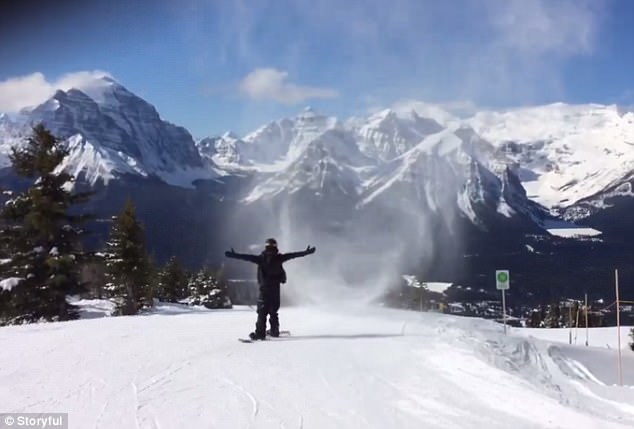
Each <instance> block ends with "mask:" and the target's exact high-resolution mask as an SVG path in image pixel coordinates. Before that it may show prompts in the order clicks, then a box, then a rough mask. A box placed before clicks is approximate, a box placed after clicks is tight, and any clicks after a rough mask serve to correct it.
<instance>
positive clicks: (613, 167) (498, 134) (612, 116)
mask: <svg viewBox="0 0 634 429" xmlns="http://www.w3.org/2000/svg"><path fill="white" fill-rule="evenodd" d="M466 123H468V124H469V125H470V126H471V127H472V128H473V129H474V130H475V131H476V132H477V133H478V134H479V135H480V136H481V137H482V138H484V139H485V140H487V141H489V142H491V143H492V144H494V145H495V146H496V147H497V148H498V156H500V157H503V158H507V159H508V160H510V161H511V162H512V163H513V164H514V170H515V171H516V172H517V174H518V176H519V177H520V179H521V180H522V184H523V185H524V187H525V188H526V190H527V193H528V196H529V198H531V199H533V200H535V201H537V202H539V203H540V204H543V205H544V206H546V207H548V208H552V209H558V208H567V207H571V206H573V205H574V204H575V203H576V202H579V201H581V200H584V199H587V198H589V197H592V196H593V195H599V194H601V193H602V192H603V191H607V190H608V189H609V188H613V187H615V184H616V186H617V187H618V183H620V182H623V181H625V178H626V177H627V176H628V175H630V174H631V172H632V171H634V113H632V112H630V111H627V110H623V109H621V108H619V107H618V106H614V105H611V106H604V105H597V104H588V105H568V104H562V103H557V104H552V105H547V106H539V107H531V108H523V109H515V110H509V111H506V112H481V113H477V114H476V115H475V116H473V117H472V118H469V119H467V120H466Z"/></svg>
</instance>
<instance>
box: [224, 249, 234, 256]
mask: <svg viewBox="0 0 634 429" xmlns="http://www.w3.org/2000/svg"><path fill="white" fill-rule="evenodd" d="M235 254H236V251H235V250H233V247H232V248H231V250H228V251H226V252H225V256H227V257H229V256H233V255H235Z"/></svg>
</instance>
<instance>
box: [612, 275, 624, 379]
mask: <svg viewBox="0 0 634 429" xmlns="http://www.w3.org/2000/svg"><path fill="white" fill-rule="evenodd" d="M614 288H615V289H616V332H617V341H618V342H617V347H618V364H617V366H618V376H619V386H623V366H622V363H621V302H620V299H619V270H618V269H617V270H614Z"/></svg>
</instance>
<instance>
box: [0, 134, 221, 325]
mask: <svg viewBox="0 0 634 429" xmlns="http://www.w3.org/2000/svg"><path fill="white" fill-rule="evenodd" d="M68 154H69V152H68V149H67V148H66V147H65V146H64V144H63V142H62V141H60V140H59V139H58V138H57V137H55V136H54V135H53V134H52V133H51V132H50V131H49V130H48V129H46V128H45V127H44V126H43V125H41V124H40V125H36V126H35V127H33V130H32V133H31V135H30V136H29V137H28V138H27V139H26V142H25V144H24V145H20V146H16V147H13V148H12V149H11V153H10V155H9V159H10V161H11V165H12V167H13V169H14V170H15V172H16V173H17V174H18V175H19V176H21V177H22V178H25V179H27V180H28V183H29V186H28V188H27V189H25V190H23V191H21V192H14V191H12V190H3V195H4V199H5V200H6V201H5V202H4V206H3V207H2V208H1V209H0V325H6V324H22V323H33V322H38V321H63V320H72V319H76V318H78V316H79V311H78V310H79V309H78V307H77V306H76V305H73V304H72V303H71V302H69V300H68V297H69V296H71V295H81V296H89V297H99V298H108V299H111V300H112V301H114V302H115V303H116V314H118V315H133V314H137V313H138V312H139V311H142V310H143V309H146V308H149V307H152V306H153V305H154V303H156V302H157V301H166V302H181V303H184V304H191V305H204V306H206V307H208V308H224V307H230V306H231V302H230V300H229V298H228V294H227V290H226V286H225V283H224V281H223V279H222V273H221V272H220V271H216V270H212V269H209V268H205V269H202V270H200V271H199V272H197V273H188V272H187V271H186V270H185V269H184V268H183V267H182V266H181V264H180V263H179V261H178V260H177V259H176V258H175V257H172V258H171V259H170V260H169V261H168V262H167V264H166V265H165V266H163V267H157V266H156V264H155V263H154V261H153V260H152V258H151V256H150V255H149V253H148V250H147V248H146V246H145V240H144V233H143V226H142V224H141V222H140V221H139V220H138V219H137V216H136V210H135V207H134V204H133V202H132V201H131V200H128V201H127V203H126V204H125V207H124V208H123V210H122V212H121V213H120V214H119V215H118V216H113V217H112V219H111V221H112V226H111V230H110V234H109V237H108V239H107V241H106V243H105V246H104V248H103V249H100V250H99V251H86V250H85V249H84V248H83V244H82V243H83V239H84V238H85V237H86V236H87V235H88V234H90V232H89V231H88V230H87V229H86V225H87V223H88V222H89V221H91V220H94V219H95V218H94V216H92V215H90V214H86V213H84V212H82V210H81V209H80V206H81V204H83V203H86V202H88V201H89V200H90V198H91V197H92V196H93V195H94V193H93V192H73V190H72V189H73V187H72V184H73V183H74V182H75V179H76V178H75V177H74V176H73V175H71V174H69V173H68V172H66V171H64V169H63V168H62V167H63V166H62V162H63V160H64V159H65V157H66V156H67V155H68ZM89 267H93V268H95V269H96V272H98V273H100V275H93V276H92V278H91V281H90V282H88V281H87V280H86V275H85V273H86V271H87V268H89Z"/></svg>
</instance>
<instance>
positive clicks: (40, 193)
mask: <svg viewBox="0 0 634 429" xmlns="http://www.w3.org/2000/svg"><path fill="white" fill-rule="evenodd" d="M66 155H68V151H67V149H66V148H65V147H64V146H63V145H62V142H61V141H60V140H58V139H57V138H56V137H55V136H53V135H52V134H51V132H50V131H49V130H47V129H46V128H45V127H44V126H43V125H37V126H35V127H34V128H33V131H32V134H31V136H30V137H29V138H28V139H27V141H26V143H25V145H23V146H21V147H13V148H12V149H11V154H10V156H9V158H10V160H11V164H12V166H13V168H14V170H15V171H16V172H17V173H18V174H19V175H20V176H22V177H25V178H28V179H31V180H32V181H33V182H32V184H31V186H30V187H29V188H28V189H27V190H25V191H24V192H22V193H19V194H17V195H15V196H13V195H12V196H11V198H10V199H9V200H8V201H6V202H5V205H4V208H3V209H2V211H1V213H0V218H1V219H2V230H1V231H0V249H1V250H0V253H2V254H4V256H5V257H6V258H5V259H4V260H3V262H4V263H3V264H1V265H0V271H1V272H0V277H1V278H2V279H3V282H2V284H3V286H4V287H2V288H0V289H2V291H1V292H0V294H2V295H3V297H2V298H1V299H0V318H1V319H2V323H4V324H7V323H28V322H34V321H38V320H47V321H56V320H69V319H74V318H76V317H77V309H76V307H75V306H73V305H71V304H69V303H67V301H66V296H67V295H72V294H77V293H80V292H82V291H83V285H82V283H81V281H80V270H81V264H82V263H83V262H84V261H85V260H86V254H85V253H84V252H83V251H82V250H81V242H80V240H81V237H82V236H83V235H84V234H85V231H84V230H83V229H82V228H81V225H82V224H83V223H84V222H85V221H86V220H88V219H90V218H91V217H90V216H89V215H77V214H73V210H72V209H73V208H74V207H75V205H76V204H79V203H83V202H86V201H87V200H88V199H89V197H90V196H91V195H92V193H89V192H83V193H71V191H70V190H69V189H68V188H69V186H68V185H69V184H72V182H73V181H74V177H73V176H72V175H70V174H68V173H66V172H64V171H62V170H61V169H60V168H59V167H60V164H61V162H62V161H63V160H64V157H65V156H66ZM9 289H10V290H9Z"/></svg>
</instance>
